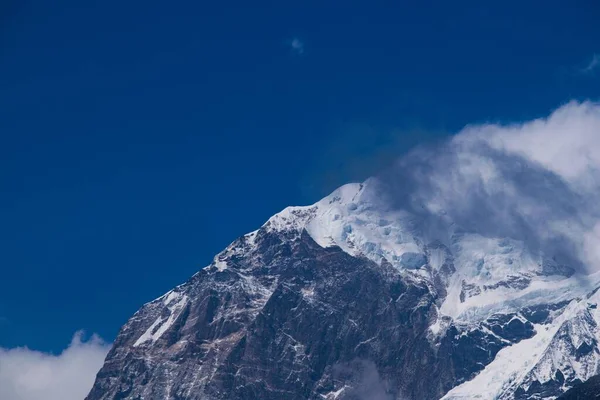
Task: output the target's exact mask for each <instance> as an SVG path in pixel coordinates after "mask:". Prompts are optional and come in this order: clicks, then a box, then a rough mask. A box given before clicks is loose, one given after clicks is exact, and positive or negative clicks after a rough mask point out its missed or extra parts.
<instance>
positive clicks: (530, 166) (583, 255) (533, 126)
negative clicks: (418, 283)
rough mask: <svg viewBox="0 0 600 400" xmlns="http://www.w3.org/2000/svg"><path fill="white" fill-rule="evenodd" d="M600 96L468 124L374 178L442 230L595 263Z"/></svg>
mask: <svg viewBox="0 0 600 400" xmlns="http://www.w3.org/2000/svg"><path fill="white" fill-rule="evenodd" d="M599 170H600V105H599V104H596V103H592V102H583V103H579V102H570V103H568V104H566V105H564V106H562V107H560V108H559V109H557V110H555V111H554V112H553V113H552V114H550V115H549V116H548V117H546V118H540V119H536V120H533V121H529V122H525V123H520V124H510V125H498V124H484V125H473V126H467V127H466V128H464V129H463V130H462V131H461V132H459V133H458V134H457V135H455V136H454V137H452V138H451V139H450V140H448V141H446V142H445V143H442V144H439V145H438V146H435V147H430V148H419V149H416V150H415V151H413V152H411V153H409V154H408V155H406V156H405V157H402V158H401V159H400V160H399V161H398V162H397V163H396V164H395V166H394V167H392V168H390V169H389V170H387V171H385V172H384V173H382V174H380V176H378V177H377V178H376V181H378V182H379V185H380V187H381V188H382V190H383V193H384V197H385V198H387V199H388V204H390V205H391V206H392V207H397V208H402V209H406V210H408V211H411V212H412V213H413V214H414V215H416V216H418V217H419V218H420V219H421V220H422V221H423V222H425V223H424V224H423V226H424V227H425V228H423V229H425V230H427V231H428V233H427V235H429V236H430V238H431V239H432V240H442V241H446V242H447V241H448V240H449V238H448V237H447V233H446V232H447V231H448V230H450V231H457V230H463V231H467V232H475V233H479V234H482V235H484V236H489V237H511V238H515V239H518V240H521V241H523V242H524V243H526V244H527V245H528V246H529V248H530V250H531V251H533V252H539V251H542V252H543V253H544V254H546V255H549V256H557V257H560V258H561V260H562V261H564V262H566V263H569V264H570V265H571V266H573V267H574V268H576V269H580V270H581V269H584V270H585V271H590V270H594V271H596V270H600V251H598V250H596V249H598V248H600V207H599V205H600V174H598V171H599Z"/></svg>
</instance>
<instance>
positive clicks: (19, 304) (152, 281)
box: [0, 0, 600, 351]
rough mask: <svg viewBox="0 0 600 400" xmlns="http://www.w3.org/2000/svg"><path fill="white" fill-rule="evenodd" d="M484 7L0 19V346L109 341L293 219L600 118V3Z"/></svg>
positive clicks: (76, 7)
mask: <svg viewBox="0 0 600 400" xmlns="http://www.w3.org/2000/svg"><path fill="white" fill-rule="evenodd" d="M400 3H414V4H413V5H399V4H400ZM481 3H482V2H480V1H458V2H447V1H438V2H430V1H423V2H392V1H388V2H378V1H364V2H341V1H335V2H328V1H322V0H321V1H295V2H291V1H273V2H269V3H266V2H247V1H239V2H236V1H221V2H219V1H217V2H206V1H190V2H164V1H162V2H157V1H153V0H146V1H137V0H132V1H113V0H104V1H98V2H95V1H89V2H82V1H75V0H72V1H64V0H55V1H36V0H29V1H17V0H13V1H10V0H9V1H4V2H2V3H1V4H0V46H1V47H0V82H1V83H0V139H1V140H0V268H1V271H2V277H1V279H0V346H1V347H12V346H16V345H28V346H29V347H31V348H34V349H40V350H45V351H49V350H50V351H56V350H59V349H61V348H63V347H64V346H65V345H66V344H67V342H68V341H69V339H70V337H71V336H72V334H73V333H74V332H75V331H76V330H78V329H81V328H83V329H86V330H87V331H88V332H97V333H99V334H100V335H101V336H103V337H104V338H105V339H107V340H113V339H114V336H115V335H116V332H117V330H118V328H119V327H120V326H121V325H122V324H123V323H124V322H125V321H126V320H127V318H128V317H129V316H130V315H131V314H132V313H133V312H135V311H136V310H137V309H138V308H139V307H140V306H141V305H142V304H143V303H144V302H146V301H149V300H151V299H153V298H155V297H157V296H159V295H161V294H162V293H164V292H165V291H167V290H169V289H171V288H172V287H173V286H175V285H176V284H179V283H181V282H183V281H185V280H186V279H187V278H188V277H189V276H190V275H192V274H193V273H194V272H196V271H197V270H198V269H199V268H201V267H203V266H205V265H207V264H208V263H209V262H210V260H211V259H212V256H213V255H214V254H215V253H216V252H218V251H219V250H221V249H222V248H223V247H224V246H226V245H227V244H228V243H229V242H231V241H232V240H233V239H235V238H236V237H237V236H239V235H241V234H243V233H245V232H248V231H251V230H254V229H256V228H257V227H258V226H260V225H261V224H262V223H263V222H264V221H265V220H266V219H267V218H268V217H269V216H270V215H272V214H273V213H275V212H277V211H279V210H280V209H282V208H283V207H285V206H286V205H290V204H307V203H311V202H313V201H315V200H317V199H318V198H319V197H321V196H322V195H324V194H326V193H327V192H328V191H329V190H332V189H334V188H335V187H336V186H337V185H339V184H342V183H344V182H345V181H348V180H358V179H363V178H365V177H366V176H368V175H369V174H370V173H372V172H373V171H375V170H376V169H377V168H378V167H380V166H381V165H382V164H384V163H385V161H387V160H389V158H390V156H393V155H394V154H397V153H399V152H402V151H404V150H405V149H406V148H408V147H410V146H412V145H414V144H416V143H420V142H423V141H427V140H433V139H435V138H436V137H440V136H441V135H445V134H447V133H449V132H454V131H456V130H458V129H460V127H461V126H463V125H464V124H466V123H473V122H482V121H488V120H492V121H518V120H522V119H527V118H531V117H535V116H542V115H545V114H547V113H548V112H549V111H550V110H551V109H553V108H555V107H557V106H559V105H560V104H561V103H564V102H565V101H567V100H569V99H573V98H575V99H585V98H591V99H598V98H599V96H600V70H598V69H596V68H588V70H586V67H588V66H591V65H592V64H593V63H592V60H593V59H594V55H595V54H596V55H598V54H600V23H598V21H600V4H599V3H598V2H597V1H595V0H587V1H584V0H574V1H571V2H565V1H532V2H523V1H505V2H494V5H491V6H489V5H482V4H481ZM599 59H600V58H599Z"/></svg>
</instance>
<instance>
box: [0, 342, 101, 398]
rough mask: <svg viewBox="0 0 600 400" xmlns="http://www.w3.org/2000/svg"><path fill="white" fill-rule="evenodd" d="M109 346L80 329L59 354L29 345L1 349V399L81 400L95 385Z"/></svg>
mask: <svg viewBox="0 0 600 400" xmlns="http://www.w3.org/2000/svg"><path fill="white" fill-rule="evenodd" d="M108 350H109V346H108V345H107V344H106V343H104V342H103V341H102V339H100V338H99V337H98V336H96V335H93V336H92V337H91V338H90V339H89V340H88V341H85V340H84V339H83V333H82V332H77V333H76V334H75V336H74V337H73V340H72V341H71V344H70V345H69V347H68V348H67V349H65V350H64V351H63V352H62V353H60V354H59V355H54V354H48V353H43V352H39V351H34V350H30V349H28V348H26V347H21V348H14V349H2V348H0V399H2V400H81V399H83V398H84V397H85V396H87V394H88V392H89V391H90V389H91V388H92V385H93V384H94V379H95V378H96V374H97V373H98V370H100V368H101V367H102V364H103V362H104V358H105V357H106V354H107V353H108Z"/></svg>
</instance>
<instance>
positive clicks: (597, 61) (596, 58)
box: [581, 54, 600, 74]
mask: <svg viewBox="0 0 600 400" xmlns="http://www.w3.org/2000/svg"><path fill="white" fill-rule="evenodd" d="M599 67H600V54H594V55H593V56H592V59H591V60H590V62H589V63H588V64H587V65H586V66H585V68H582V69H581V72H583V73H584V74H591V73H593V72H595V71H596V70H597V69H598V68H599Z"/></svg>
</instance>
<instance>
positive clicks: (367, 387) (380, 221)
mask: <svg viewBox="0 0 600 400" xmlns="http://www.w3.org/2000/svg"><path fill="white" fill-rule="evenodd" d="M599 286H600V276H598V275H589V276H582V275H580V274H578V273H575V271H574V269H573V268H571V267H570V266H569V265H565V264H564V263H562V262H560V260H558V259H557V258H555V257H554V255H553V254H543V253H541V252H539V251H532V250H531V249H529V248H528V246H526V245H525V244H524V243H523V242H522V241H519V240H516V239H512V238H509V237H490V236H482V235H480V234H477V233H475V232H468V231H465V230H463V229H462V228H461V227H460V226H459V225H458V224H456V223H455V222H454V221H451V220H450V221H449V220H447V219H444V218H443V217H442V218H440V219H439V220H436V221H433V222H432V221H430V220H427V219H423V218H422V217H421V216H419V215H415V214H414V213H412V212H408V211H406V210H403V209H396V208H392V207H390V206H388V205H387V204H386V202H385V201H384V199H383V197H382V195H381V191H380V190H379V187H378V183H377V181H376V180H368V181H367V182H365V183H364V184H351V185H346V186H343V187H341V188H339V189H338V190H336V191H335V192H334V193H332V194H331V195H330V196H328V197H326V198H324V199H323V200H321V201H319V202H318V203H316V204H315V205H312V206H307V207H290V208H287V209H285V210H284V211H282V212H281V213H279V214H276V215H275V216H273V217H272V218H271V219H270V220H269V221H267V223H266V224H265V225H263V226H262V227H261V228H260V229H259V230H257V231H255V232H252V233H250V234H247V235H245V236H243V237H241V238H239V239H238V240H236V241H235V242H233V243H232V244H231V245H230V246H229V247H228V248H227V249H225V250H224V251H223V252H222V253H220V254H219V255H217V256H216V257H215V259H214V261H213V263H212V264H211V265H209V266H208V267H206V268H205V269H203V270H201V271H200V272H198V273H197V274H196V275H194V276H193V277H192V278H191V279H190V280H189V281H188V282H186V283H184V284H183V285H180V286H178V287H177V288H175V289H173V290H172V291H170V292H168V293H167V294H165V295H164V296H162V297H160V298H158V299H156V300H154V301H152V302H150V303H148V304H146V305H144V306H143V307H142V308H141V309H140V310H139V311H138V312H137V313H136V314H135V315H134V316H133V317H132V318H131V319H130V320H129V321H128V322H127V324H126V325H125V326H124V327H123V328H122V329H121V331H120V333H119V335H118V337H117V339H116V341H115V343H114V345H113V348H112V350H111V351H110V353H109V355H108V357H107V360H106V363H105V365H104V367H103V368H102V369H101V371H100V372H99V374H98V376H97V379H96V383H95V385H94V387H93V389H92V391H91V392H90V394H89V396H88V397H87V400H101V399H102V400H108V399H111V400H112V399H173V400H175V399H198V400H199V399H206V400H212V399H282V398H285V399H330V400H332V399H376V400H378V399H411V400H426V399H439V398H442V397H444V396H445V397H444V398H445V399H472V398H480V399H494V398H498V399H512V398H518V399H541V398H545V399H551V398H556V397H557V396H558V395H560V394H561V393H563V392H565V391H566V390H567V389H568V388H570V387H571V386H573V385H574V384H575V383H577V382H581V381H584V380H586V379H588V378H589V377H591V376H593V375H595V374H597V373H598V372H599V371H598V367H599V364H600V351H599V349H598V341H599V337H600V333H599V328H598V326H599V323H600V313H598V311H597V301H598V296H600V295H599V294H597V292H596V288H597V287H599Z"/></svg>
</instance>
